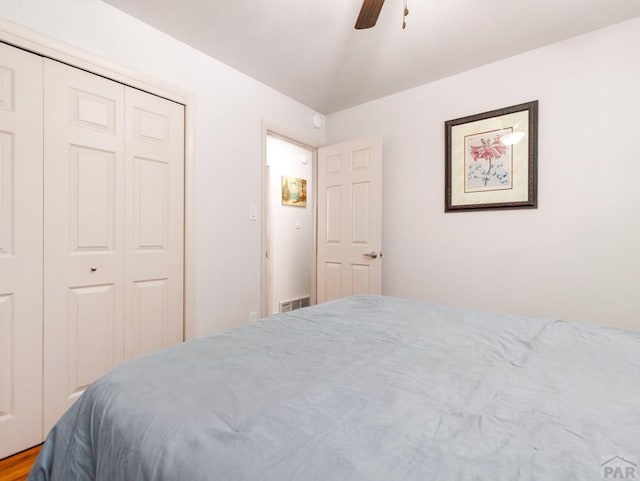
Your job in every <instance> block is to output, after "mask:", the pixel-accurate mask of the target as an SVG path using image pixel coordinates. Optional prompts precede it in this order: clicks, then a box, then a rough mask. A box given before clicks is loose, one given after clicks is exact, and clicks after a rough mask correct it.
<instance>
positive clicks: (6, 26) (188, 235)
mask: <svg viewBox="0 0 640 481" xmlns="http://www.w3.org/2000/svg"><path fill="white" fill-rule="evenodd" d="M0 42H3V43H6V44H8V45H12V46H14V47H17V48H20V49H22V50H26V51H28V52H31V53H34V54H36V55H40V56H42V57H46V58H50V59H52V60H57V61H58V62H62V63H65V64H67V65H70V66H72V67H76V68H79V69H81V70H86V71H87V72H90V73H93V74H96V75H100V76H102V77H106V78H108V79H111V80H114V81H116V82H119V83H122V84H125V85H129V86H131V87H134V88H137V89H139V90H143V91H145V92H148V93H150V94H153V95H156V96H158V97H162V98H165V99H167V100H171V101H173V102H176V103H179V104H182V105H183V106H184V109H185V119H184V121H185V131H184V134H185V137H184V179H185V180H184V273H183V275H184V313H183V314H184V330H183V335H184V340H189V339H193V338H194V337H195V327H196V322H195V321H196V319H195V247H196V242H195V232H196V231H195V165H196V157H195V108H196V97H195V95H194V94H193V93H191V92H189V91H187V90H184V89H182V88H179V87H176V86H174V85H171V84H168V83H166V82H164V81H162V80H159V79H157V78H154V77H151V76H149V75H147V74H144V73H141V72H137V71H134V70H131V69H128V68H126V67H123V66H121V65H119V64H117V63H115V62H112V61H111V60H107V59H105V58H102V57H100V56H98V55H93V54H90V53H88V52H86V51H83V50H80V49H79V48H76V47H74V46H72V45H69V44H66V43H63V42H60V41H59V40H56V39H54V38H52V37H49V36H47V35H45V34H42V33H40V32H36V31H35V30H31V29H29V28H26V27H23V26H22V25H18V24H16V23H13V22H10V21H8V20H5V19H3V18H0Z"/></svg>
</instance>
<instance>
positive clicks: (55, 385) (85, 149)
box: [44, 59, 125, 434]
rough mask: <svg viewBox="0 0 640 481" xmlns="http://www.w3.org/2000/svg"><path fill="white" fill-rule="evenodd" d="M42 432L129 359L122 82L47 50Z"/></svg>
mask: <svg viewBox="0 0 640 481" xmlns="http://www.w3.org/2000/svg"><path fill="white" fill-rule="evenodd" d="M44 67H45V71H44V75H45V88H44V95H45V104H44V119H45V125H46V129H45V136H44V139H45V141H44V148H45V155H44V168H45V183H44V185H45V188H44V197H45V204H44V232H45V234H44V241H45V242H44V257H45V266H44V338H45V344H44V432H45V434H46V433H47V432H48V431H49V430H50V428H51V427H52V426H53V424H54V423H55V422H56V421H57V420H58V419H59V417H60V416H61V415H62V414H63V413H64V412H65V411H66V409H67V408H68V407H69V406H70V405H71V404H72V403H73V402H74V401H75V400H76V399H77V398H78V397H79V396H80V394H82V392H83V391H84V390H85V389H86V388H87V387H88V385H89V384H91V383H92V382H93V381H94V380H95V379H96V378H98V377H99V376H101V375H102V374H104V373H105V372H106V371H107V370H108V369H110V368H111V367H113V366H115V365H116V364H117V363H119V362H121V361H122V359H123V354H124V353H123V336H124V321H123V283H124V232H123V229H124V223H123V220H124V181H123V179H124V138H125V136H124V86H123V85H121V84H118V83H116V82H112V81H110V80H106V79H104V78H102V77H98V76H96V75H92V74H89V73H87V72H83V71H81V70H78V69H75V68H72V67H69V66H67V65H64V64H61V63H58V62H55V61H52V60H48V59H45V65H44Z"/></svg>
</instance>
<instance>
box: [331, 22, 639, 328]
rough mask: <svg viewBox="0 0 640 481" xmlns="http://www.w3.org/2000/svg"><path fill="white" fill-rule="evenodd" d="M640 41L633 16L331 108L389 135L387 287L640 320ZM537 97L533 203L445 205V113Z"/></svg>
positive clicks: (547, 313)
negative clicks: (456, 208) (485, 207)
mask: <svg viewBox="0 0 640 481" xmlns="http://www.w3.org/2000/svg"><path fill="white" fill-rule="evenodd" d="M639 45H640V18H639V19H634V20H632V21H628V22H625V23H622V24H618V25H615V26H612V27H609V28H606V29H604V30H600V31H596V32H592V33H590V34H587V35H583V36H580V37H576V38H574V39H571V40H568V41H564V42H561V43H557V44H554V45H551V46H548V47H545V48H541V49H539V50H535V51H532V52H528V53H526V54H523V55H519V56H517V57H513V58H510V59H507V60H504V61H500V62H497V63H494V64H490V65H486V66H484V67H481V68H478V69H475V70H472V71H469V72H466V73H463V74H460V75H457V76H454V77H450V78H447V79H444V80H442V81H438V82H433V83H431V84H427V85H423V86H421V87H418V88H415V89H412V90H409V91H405V92H402V93H400V94H397V95H394V96H390V97H387V98H383V99H379V100H377V101H374V102H371V103H367V104H364V105H361V106H358V107H355V108H352V109H349V110H346V111H343V112H339V113H336V114H333V115H331V116H329V117H328V118H327V125H328V130H327V141H328V142H329V143H334V142H339V141H342V140H345V139H348V138H352V137H358V136H362V135H381V136H383V137H384V156H385V157H384V176H385V177H384V187H383V191H384V201H383V205H384V210H383V215H384V223H383V233H384V234H383V236H384V239H383V240H384V254H385V255H384V274H383V291H384V293H385V294H390V295H398V296H406V297H412V298H417V299H423V300H427V301H431V302H434V303H444V304H451V305H457V306H465V307H474V308H480V309H484V310H491V311H505V312H512V313H520V314H525V315H533V316H541V317H550V318H560V319H566V320H581V321H588V322H595V323H602V324H608V325H618V326H623V327H629V328H636V329H640V294H639V293H640V127H639V126H638V125H639V124H638V119H639V115H638V113H639V111H640V53H639V50H638V46H639ZM442 48H444V49H446V45H443V46H442ZM535 99H538V100H539V101H540V118H539V156H538V159H539V160H538V161H539V203H538V209H537V210H511V211H496V212H457V213H450V214H445V213H444V121H445V120H449V119H454V118H458V117H462V116H466V115H471V114H475V113H480V112H484V111H488V110H493V109H497V108H500V107H506V106H509V105H514V104H517V103H521V102H526V101H530V100H535Z"/></svg>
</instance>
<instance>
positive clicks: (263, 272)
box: [260, 120, 321, 317]
mask: <svg viewBox="0 0 640 481" xmlns="http://www.w3.org/2000/svg"><path fill="white" fill-rule="evenodd" d="M269 135H271V136H273V137H277V138H279V139H282V140H284V141H286V142H290V143H292V144H294V145H298V146H300V147H302V148H305V149H309V150H310V151H311V152H312V154H313V155H312V156H311V158H312V163H313V165H312V179H311V185H312V186H313V195H312V197H313V205H314V209H313V222H312V224H313V250H312V252H313V255H312V260H311V292H310V296H311V299H310V301H311V304H312V305H313V304H315V303H316V281H317V279H316V276H317V271H316V269H317V266H316V259H317V255H318V242H317V239H318V202H317V200H318V192H317V183H318V182H317V178H318V148H319V147H320V145H321V144H320V143H319V142H317V141H315V140H311V139H308V138H305V137H304V136H301V135H299V134H297V133H295V132H292V131H291V130H288V129H286V128H283V127H281V126H279V125H277V124H274V123H273V122H269V121H267V120H263V121H262V160H261V162H262V168H261V170H262V177H261V179H262V180H261V182H262V186H261V197H260V203H261V232H262V234H261V235H262V240H261V244H260V278H261V282H260V317H267V316H269V315H271V313H270V312H269V311H270V308H269V306H270V304H271V300H270V294H271V279H272V272H271V263H270V262H269V259H268V256H267V253H268V250H269V248H270V245H269V227H270V226H269V222H270V217H269V215H270V212H269V170H268V168H267V137H268V136H269Z"/></svg>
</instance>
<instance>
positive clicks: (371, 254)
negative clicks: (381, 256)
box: [363, 251, 378, 259]
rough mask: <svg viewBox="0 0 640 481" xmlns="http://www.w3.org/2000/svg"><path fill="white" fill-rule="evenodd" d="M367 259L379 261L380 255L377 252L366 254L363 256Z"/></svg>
mask: <svg viewBox="0 0 640 481" xmlns="http://www.w3.org/2000/svg"><path fill="white" fill-rule="evenodd" d="M363 255H364V256H365V257H371V258H372V259H377V258H378V253H377V252H376V251H373V252H368V253H366V254H363Z"/></svg>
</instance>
